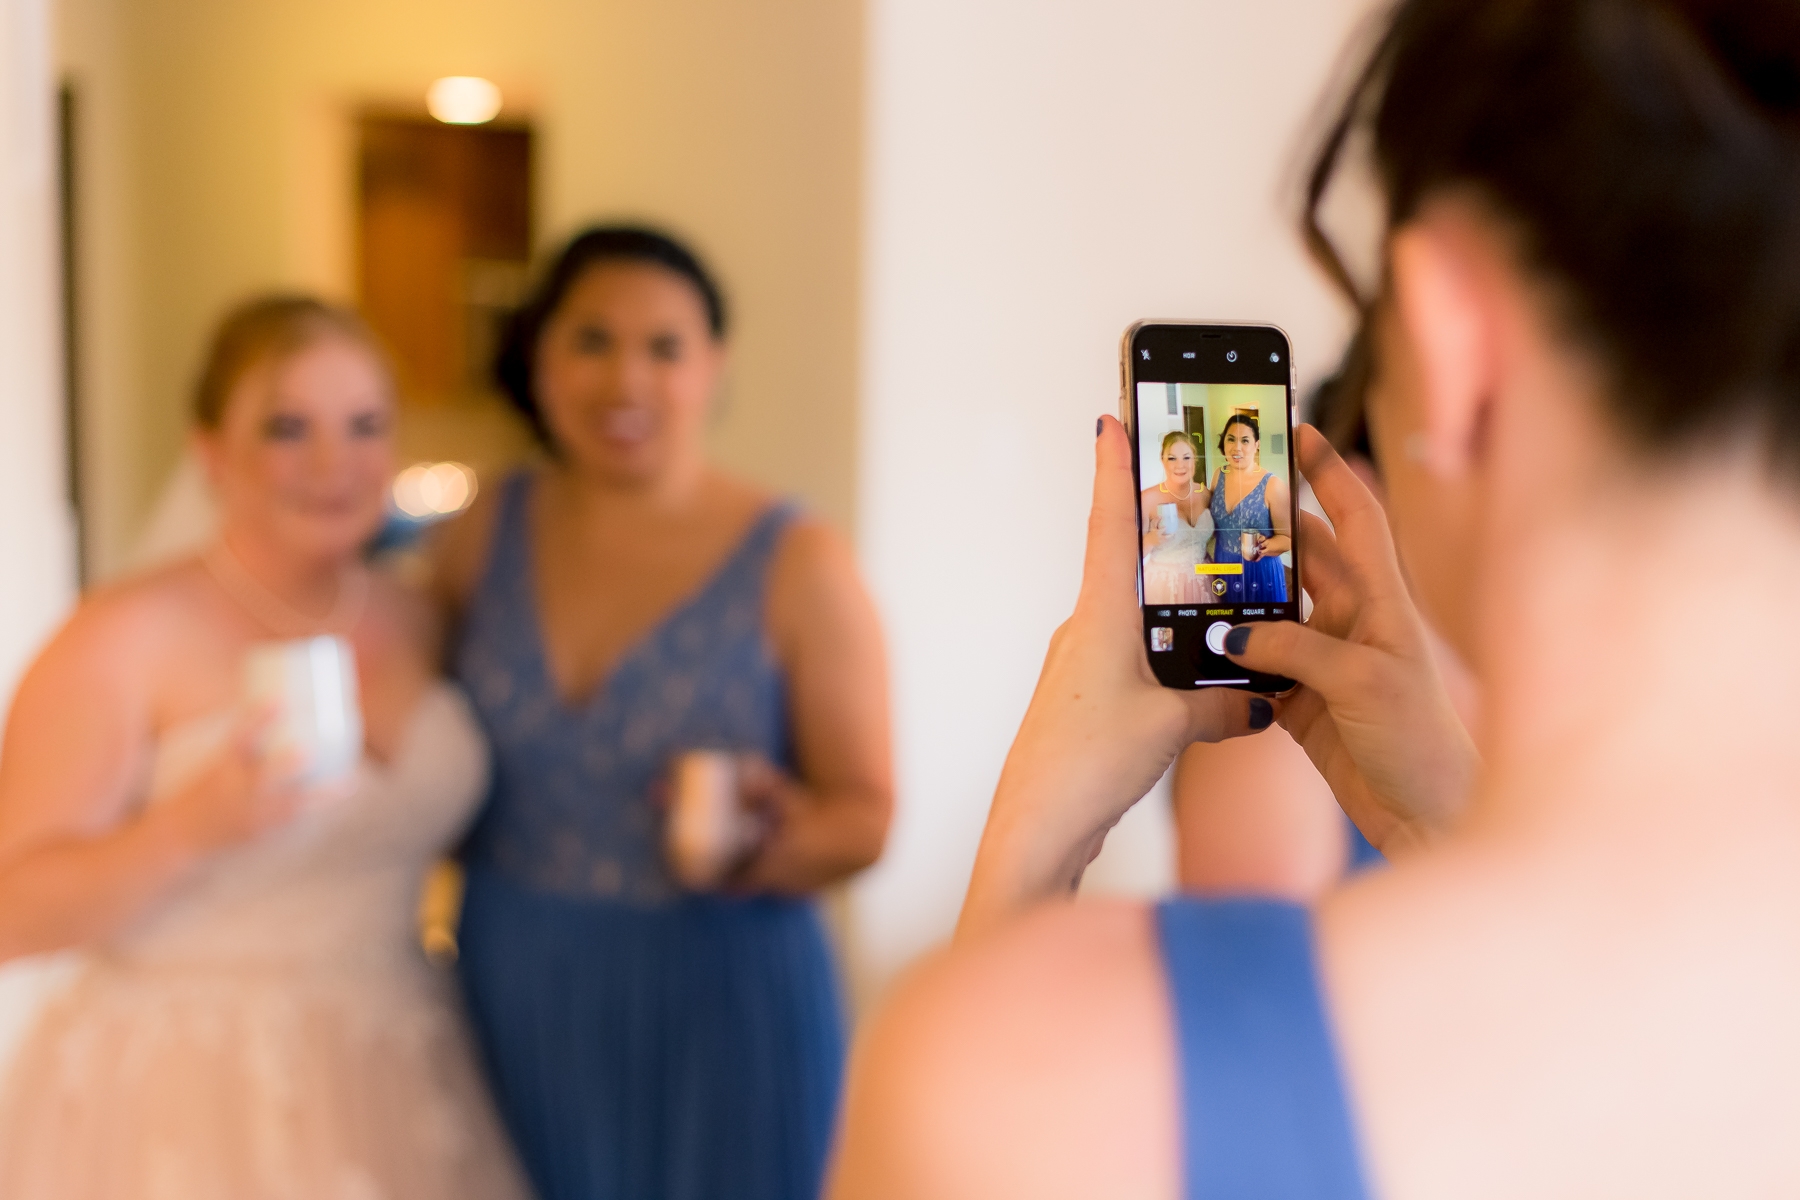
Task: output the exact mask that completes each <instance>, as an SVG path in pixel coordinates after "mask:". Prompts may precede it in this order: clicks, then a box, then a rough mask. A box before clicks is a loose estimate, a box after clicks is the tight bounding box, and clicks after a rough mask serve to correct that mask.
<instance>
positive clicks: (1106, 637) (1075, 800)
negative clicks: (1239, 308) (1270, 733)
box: [958, 417, 1274, 937]
mask: <svg viewBox="0 0 1800 1200" xmlns="http://www.w3.org/2000/svg"><path fill="white" fill-rule="evenodd" d="M1095 460H1096V466H1095V474H1094V503H1093V509H1092V512H1091V513H1090V515H1089V517H1088V542H1087V562H1086V566H1085V568H1084V569H1083V573H1082V582H1081V594H1080V596H1079V597H1078V599H1077V600H1076V602H1075V612H1074V614H1073V615H1072V616H1071V617H1070V618H1069V619H1068V620H1067V621H1066V622H1064V623H1063V625H1062V627H1061V628H1059V629H1058V630H1057V631H1056V634H1055V636H1054V637H1053V638H1052V639H1051V641H1050V651H1049V654H1048V656H1047V657H1046V658H1045V660H1044V669H1043V672H1042V674H1041V675H1040V676H1039V677H1038V685H1037V690H1036V692H1035V693H1034V694H1033V695H1032V699H1031V706H1030V707H1029V709H1027V711H1026V713H1025V720H1024V722H1023V724H1021V725H1020V727H1019V733H1018V736H1017V737H1016V738H1015V739H1014V740H1013V745H1012V750H1011V752H1010V753H1009V754H1008V755H1007V758H1006V766H1005V769H1004V770H1003V771H1002V772H1001V775H1000V785H999V787H998V789H997V790H996V791H995V793H994V802H993V805H992V807H991V808H990V809H989V812H988V822H987V828H986V830H985V831H984V832H983V834H982V838H981V849H980V851H979V853H978V854H977V855H976V860H975V871H974V874H973V876H972V877H971V879H970V881H969V892H968V896H967V898H966V899H965V900H964V902H963V910H962V917H961V920H960V922H959V923H958V936H959V937H962V936H967V935H968V934H970V933H971V932H972V931H975V930H977V929H980V928H985V927H986V926H988V925H991V924H994V923H996V922H997V921H999V920H1002V919H1003V918H1005V917H1006V916H1009V915H1011V914H1012V913H1014V912H1017V911H1019V910H1020V909H1022V908H1024V907H1026V906H1027V905H1029V904H1032V903H1034V902H1035V901H1038V900H1041V899H1044V898H1046V897H1050V896H1056V895H1066V894H1068V893H1069V892H1070V891H1072V890H1073V889H1074V887H1075V885H1076V884H1077V883H1079V882H1080V879H1081V874H1082V872H1083V871H1084V870H1086V868H1087V865H1088V863H1090V862H1091V861H1093V859H1094V856H1095V855H1097V854H1098V853H1099V852H1100V847H1101V845H1102V843H1103V842H1104V841H1105V838H1106V833H1107V831H1108V830H1110V829H1111V828H1112V827H1113V825H1114V824H1116V823H1117V822H1118V820H1119V818H1120V817H1122V816H1123V815H1124V814H1125V811H1126V810H1127V809H1129V808H1130V807H1131V806H1132V805H1133V804H1135V803H1137V801H1138V800H1139V799H1140V798H1142V797H1143V795H1144V793H1145V792H1148V791H1149V790H1150V788H1151V787H1152V786H1153V785H1154V784H1155V783H1156V781H1157V780H1158V779H1160V778H1161V777H1162V775H1163V772H1164V771H1166V770H1168V768H1169V764H1170V763H1172V762H1174V761H1175V756H1176V755H1177V754H1179V753H1181V751H1182V750H1183V749H1185V748H1186V747H1187V746H1189V745H1190V744H1192V743H1194V742H1197V741H1204V742H1216V741H1222V740H1224V739H1225V738H1228V737H1236V736H1239V735H1242V734H1246V733H1254V732H1256V731H1258V730H1261V729H1265V728H1267V727H1268V725H1269V724H1270V722H1271V721H1272V720H1273V718H1274V712H1273V709H1272V707H1271V705H1270V704H1269V702H1268V701H1267V700H1264V699H1263V698H1261V697H1260V696H1254V697H1253V696H1249V695H1246V694H1245V693H1243V692H1237V691H1230V690H1227V689H1223V688H1208V689H1204V690H1201V691H1194V692H1189V691H1181V690H1177V689H1175V688H1167V687H1164V686H1162V684H1160V683H1158V682H1157V680H1156V676H1155V675H1154V674H1153V673H1152V672H1151V670H1150V661H1149V657H1148V654H1147V653H1146V651H1145V648H1144V622H1143V615H1142V611H1143V610H1142V609H1141V608H1140V607H1139V604H1138V592H1137V564H1136V561H1135V560H1136V556H1137V504H1136V503H1135V500H1136V493H1135V491H1134V488H1133V484H1132V477H1131V446H1130V442H1129V438H1128V437H1127V436H1126V433H1125V429H1124V427H1123V426H1121V425H1120V424H1119V422H1118V421H1116V420H1114V419H1113V418H1111V417H1103V418H1102V419H1101V424H1100V430H1099V437H1098V439H1097V440H1096V444H1095Z"/></svg>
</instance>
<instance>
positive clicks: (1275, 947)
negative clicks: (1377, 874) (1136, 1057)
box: [1157, 899, 1368, 1200]
mask: <svg viewBox="0 0 1800 1200" xmlns="http://www.w3.org/2000/svg"><path fill="white" fill-rule="evenodd" d="M1157 929H1158V934H1159V936H1160V938H1161V942H1162V952H1163V959H1164V962H1165V963H1166V965H1167V971H1168V979H1169V990H1170V995H1171V999H1172V1001H1173V1007H1174V1012H1175V1020H1176V1030H1177V1035H1178V1038H1179V1041H1180V1053H1181V1097H1182V1122H1181V1125H1182V1134H1183V1139H1184V1148H1183V1167H1184V1171H1185V1177H1186V1186H1185V1190H1184V1192H1183V1195H1184V1196H1186V1197H1187V1200H1368V1191H1367V1189H1366V1187H1365V1186H1364V1183H1363V1173H1362V1166H1361V1162H1360V1160H1359V1158H1358V1154H1357V1148H1356V1134H1355V1128H1354V1125H1353V1123H1352V1120H1351V1116H1350V1109H1349V1105H1348V1103H1347V1101H1346V1099H1345V1096H1344V1088H1343V1080H1342V1076H1341V1074H1340V1071H1339V1067H1338V1060H1337V1051H1336V1048H1335V1046H1334V1045H1333V1042H1332V1037H1331V1031H1330V1026H1329V1023H1328V1021H1327V1018H1326V1014H1325V1011H1324V1007H1323V1004H1322V1002H1321V999H1320V996H1319V984H1318V975H1317V970H1316V967H1315V964H1314V958H1313V937H1312V920H1311V917H1310V915H1309V914H1308V913H1307V911H1306V910H1305V909H1303V908H1300V907H1299V906H1297V905H1293V904H1288V903H1285V902H1282V901H1273V900H1256V899H1227V900H1200V899H1177V900H1171V901H1168V902H1165V903H1163V904H1161V905H1159V906H1158V908H1157Z"/></svg>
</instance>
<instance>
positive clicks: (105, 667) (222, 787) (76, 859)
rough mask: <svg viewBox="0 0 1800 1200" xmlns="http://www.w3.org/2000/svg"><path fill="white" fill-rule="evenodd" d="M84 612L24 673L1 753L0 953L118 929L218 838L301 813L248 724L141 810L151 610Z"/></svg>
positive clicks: (106, 607)
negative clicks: (263, 759)
mask: <svg viewBox="0 0 1800 1200" xmlns="http://www.w3.org/2000/svg"><path fill="white" fill-rule="evenodd" d="M130 609H131V605H130V604H129V603H128V602H121V601H117V600H113V601H107V602H102V603H101V604H98V605H94V606H90V607H89V608H87V609H84V610H83V611H82V612H80V613H78V614H77V615H76V616H75V618H74V619H73V620H71V621H70V622H69V624H68V625H66V626H65V627H64V628H63V629H62V631H61V632H59V633H58V634H57V636H56V638H55V639H54V640H53V641H52V642H51V643H50V645H49V646H48V647H47V648H46V649H45V650H44V652H43V653H42V654H41V655H40V656H39V658H38V660H37V661H36V662H35V663H34V664H33V665H32V667H31V669H30V671H29V672H27V674H26V676H25V679H24V681H23V682H22V683H21V684H20V686H19V690H18V693H17V694H16V695H15V697H14V699H13V704H12V709H11V713H10V715H9V717H8V719H7V725H6V737H5V744H4V749H3V751H0V961H5V960H7V959H11V958H16V957H19V956H21V955H26V954H35V953H42V952H45V951H50V950H58V949H63V948H66V947H70V946H77V945H82V944H86V943H89V942H92V941H96V940H99V939H102V938H104V937H106V936H108V935H110V934H112V933H115V932H117V931H118V930H119V929H121V928H122V927H123V926H125V925H126V924H128V923H129V922H130V921H131V920H133V919H134V918H135V917H137V916H138V915H139V914H140V913H142V912H143V911H144V909H145V908H147V907H148V906H149V905H151V904H152V903H153V902H154V901H156V900H157V899H158V898H160V897H161V896H162V895H164V894H165V893H166V892H167V891H168V890H169V889H170V888H171V887H172V886H174V885H175V884H176V883H177V882H178V881H180V880H181V879H182V878H184V877H185V876H186V875H187V874H188V873H189V872H190V871H191V870H193V868H194V867H195V866H196V865H198V864H199V863H200V862H201V861H203V860H204V859H205V858H206V857H208V856H209V855H211V854H212V853H214V852H216V851H217V850H218V849H220V848H222V847H223V846H226V845H231V844H234V843H235V842H239V841H243V840H245V839H247V838H250V837H253V836H255V835H256V834H258V833H260V832H261V831H263V830H264V829H266V828H268V827H270V826H272V825H275V824H279V823H280V822H282V821H285V820H286V819H287V818H288V816H289V815H291V813H292V811H293V808H294V805H295V797H294V795H293V793H292V792H291V790H276V789H272V788H269V787H266V786H264V785H263V783H262V781H261V779H260V775H259V771H258V767H257V764H256V762H255V760H254V756H253V754H251V752H250V751H251V747H250V744H249V741H250V738H249V736H248V735H249V734H252V733H253V732H254V731H253V730H243V731H240V733H241V734H242V735H243V736H240V737H239V738H238V739H237V741H235V742H234V743H233V746H232V748H231V752H228V753H227V754H225V755H224V756H223V757H222V758H221V759H220V761H219V762H218V763H217V764H215V765H214V766H213V768H212V769H210V770H208V771H207V772H206V773H205V774H203V775H202V776H201V777H200V778H199V779H197V780H196V781H195V782H194V783H193V784H191V785H189V786H188V787H186V788H183V789H182V790H181V791H180V792H179V793H177V794H176V795H173V796H171V797H169V798H168V799H167V800H166V801H165V802H163V803H160V804H157V805H155V806H153V807H150V808H147V809H137V808H136V807H135V805H136V802H137V801H138V800H139V798H140V794H141V790H142V785H143V779H142V776H143V773H144V770H145V766H146V759H145V750H146V748H147V745H148V729H149V718H148V703H147V699H148V698H147V695H146V687H145V678H144V675H145V663H144V659H145V657H146V654H145V651H146V639H148V638H154V636H155V631H154V630H153V629H148V628H145V627H144V626H145V624H146V623H145V622H144V621H143V620H142V614H140V613H135V612H132V611H130Z"/></svg>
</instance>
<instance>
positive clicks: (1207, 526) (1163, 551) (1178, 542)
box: [1144, 506, 1213, 564]
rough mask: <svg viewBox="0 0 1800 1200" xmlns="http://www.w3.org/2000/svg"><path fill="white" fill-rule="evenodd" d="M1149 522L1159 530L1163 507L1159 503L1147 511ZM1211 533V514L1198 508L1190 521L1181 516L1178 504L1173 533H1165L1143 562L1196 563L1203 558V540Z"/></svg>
mask: <svg viewBox="0 0 1800 1200" xmlns="http://www.w3.org/2000/svg"><path fill="white" fill-rule="evenodd" d="M1150 525H1151V527H1152V528H1155V529H1158V530H1161V529H1162V508H1161V506H1158V507H1157V508H1153V509H1151V510H1150ZM1212 535H1213V518H1212V513H1211V512H1210V511H1209V510H1207V509H1204V508H1203V509H1201V510H1200V511H1199V514H1198V515H1197V516H1196V518H1195V520H1194V523H1193V524H1191V525H1190V524H1188V522H1187V519H1186V518H1185V517H1183V516H1182V515H1181V509H1180V506H1177V507H1176V509H1175V529H1174V532H1173V535H1172V536H1171V535H1170V534H1169V533H1167V532H1165V533H1164V535H1163V540H1162V541H1160V542H1158V543H1157V544H1156V546H1155V547H1154V548H1153V549H1152V550H1151V551H1150V553H1149V554H1147V555H1145V556H1144V558H1145V561H1146V562H1151V563H1181V564H1187V563H1196V562H1203V561H1205V558H1206V542H1207V539H1208V538H1210V537H1212Z"/></svg>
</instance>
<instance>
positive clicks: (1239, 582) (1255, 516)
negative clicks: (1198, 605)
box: [1212, 470, 1288, 604]
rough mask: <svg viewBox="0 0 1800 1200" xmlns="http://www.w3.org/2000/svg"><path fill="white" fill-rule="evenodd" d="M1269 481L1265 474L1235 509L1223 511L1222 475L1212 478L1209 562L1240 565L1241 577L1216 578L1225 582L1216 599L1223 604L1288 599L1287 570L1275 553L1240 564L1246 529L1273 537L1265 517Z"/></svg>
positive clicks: (1270, 526) (1269, 477) (1223, 476)
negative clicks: (1212, 535) (1211, 529)
mask: <svg viewBox="0 0 1800 1200" xmlns="http://www.w3.org/2000/svg"><path fill="white" fill-rule="evenodd" d="M1273 478H1275V477H1274V476H1273V475H1269V474H1265V475H1264V476H1263V477H1262V480H1261V481H1260V482H1259V483H1258V484H1257V485H1256V486H1255V487H1253V488H1251V489H1250V494H1249V495H1248V496H1245V497H1244V498H1243V499H1242V500H1239V501H1238V502H1237V507H1236V508H1233V509H1231V510H1230V511H1226V508H1225V472H1224V471H1222V470H1221V471H1220V472H1219V473H1218V475H1217V476H1216V477H1215V478H1214V481H1213V495H1212V519H1213V532H1214V535H1215V537H1214V541H1213V561H1214V562H1216V563H1243V565H1244V573H1243V574H1242V575H1220V576H1218V578H1220V579H1223V580H1224V581H1225V594H1224V595H1223V596H1220V597H1219V599H1221V600H1223V601H1224V602H1225V603H1227V604H1264V603H1276V604H1279V603H1282V602H1285V601H1286V600H1287V598H1288V586H1287V568H1286V567H1284V566H1283V565H1282V562H1281V556H1280V555H1279V554H1276V555H1271V556H1269V557H1268V558H1259V559H1257V560H1255V561H1254V562H1244V555H1243V534H1244V532H1245V531H1246V530H1248V531H1250V532H1252V533H1260V534H1262V535H1263V536H1264V537H1274V536H1275V522H1274V520H1273V519H1272V518H1271V517H1270V516H1269V496H1268V491H1269V480H1271V479H1273Z"/></svg>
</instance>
